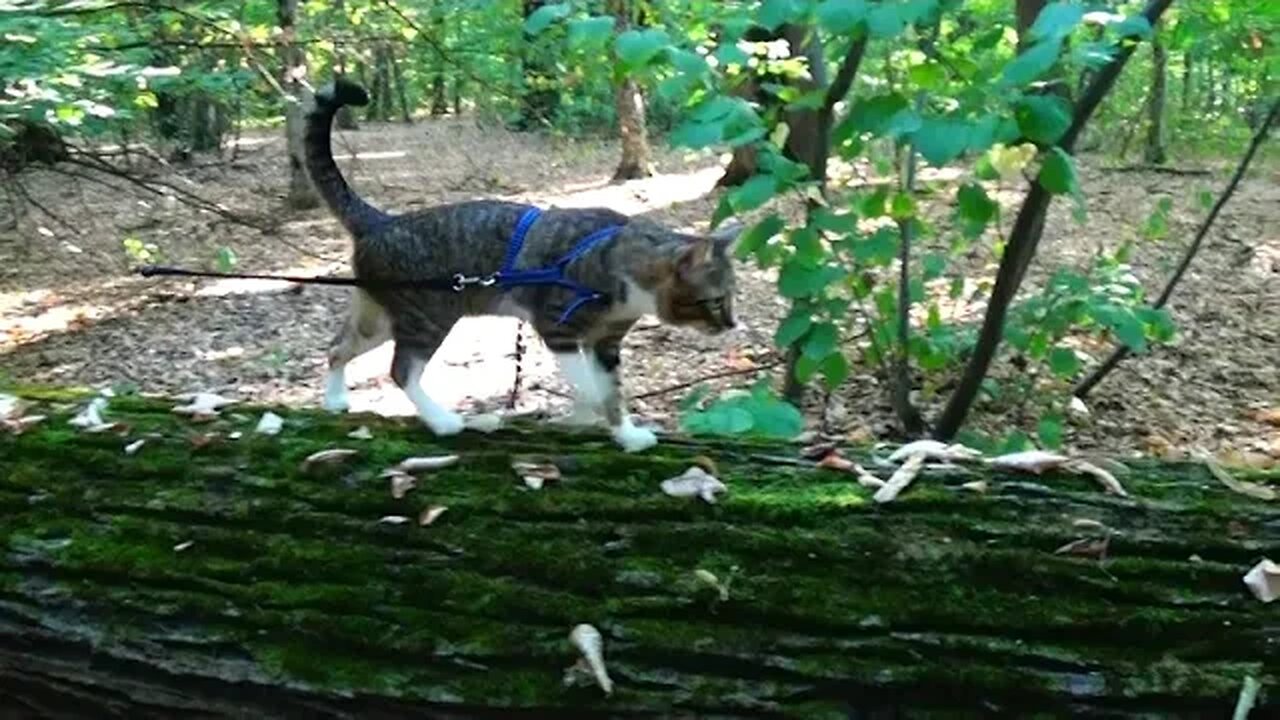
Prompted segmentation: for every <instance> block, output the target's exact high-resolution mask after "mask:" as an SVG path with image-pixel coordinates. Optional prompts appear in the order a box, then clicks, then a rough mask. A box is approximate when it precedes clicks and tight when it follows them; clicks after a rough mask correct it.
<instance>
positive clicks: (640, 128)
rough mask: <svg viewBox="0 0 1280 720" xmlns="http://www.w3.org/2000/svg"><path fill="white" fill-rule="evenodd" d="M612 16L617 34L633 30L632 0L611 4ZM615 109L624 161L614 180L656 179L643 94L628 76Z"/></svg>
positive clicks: (620, 89)
mask: <svg viewBox="0 0 1280 720" xmlns="http://www.w3.org/2000/svg"><path fill="white" fill-rule="evenodd" d="M609 12H610V13H613V16H614V17H615V18H617V21H616V24H615V31H616V32H617V33H619V34H621V33H624V32H626V31H627V29H628V28H629V27H631V14H632V8H631V3H630V1H629V0H610V2H609ZM614 107H615V108H616V110H617V114H618V134H619V135H620V136H621V138H622V159H621V160H620V161H619V162H618V169H617V170H616V171H615V172H614V173H613V179H614V180H615V181H617V180H632V179H634V178H644V177H649V176H651V175H653V160H652V153H650V151H649V132H648V128H647V125H646V123H645V107H644V93H643V92H642V91H641V90H640V84H639V83H637V82H636V81H635V78H633V77H631V76H627V77H625V78H623V79H622V81H621V82H620V83H618V87H617V89H616V94H615V105H614Z"/></svg>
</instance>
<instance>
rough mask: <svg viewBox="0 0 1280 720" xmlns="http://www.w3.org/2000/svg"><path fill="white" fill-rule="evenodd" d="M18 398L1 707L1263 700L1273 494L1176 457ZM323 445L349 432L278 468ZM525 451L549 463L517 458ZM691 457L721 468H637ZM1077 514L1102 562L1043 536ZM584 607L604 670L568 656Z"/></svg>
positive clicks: (0, 473)
mask: <svg viewBox="0 0 1280 720" xmlns="http://www.w3.org/2000/svg"><path fill="white" fill-rule="evenodd" d="M25 394H26V395H27V396H29V397H32V398H36V399H42V400H43V402H42V403H41V404H42V407H40V408H39V409H38V410H37V412H44V413H47V414H49V416H50V417H49V419H48V420H46V421H45V422H44V423H41V424H39V425H36V426H34V427H31V428H29V429H27V430H26V432H24V433H22V434H21V435H17V436H14V435H12V434H4V433H0V513H3V518H2V519H0V523H2V524H0V537H2V538H3V542H4V548H5V550H4V553H3V556H2V558H0V716H3V717H5V718H10V717H18V718H25V717H40V718H43V717H55V718H63V717H67V718H70V717H95V718H97V717H119V718H130V719H131V720H132V719H135V718H161V717H163V718H174V717H183V718H188V717H198V718H231V717H263V718H278V717H306V718H409V717H451V718H452V717H533V716H539V717H650V716H665V717H670V716H698V717H725V718H728V717H735V718H736V717H803V718H815V717H872V716H877V717H879V716H896V717H913V718H914V717H949V718H950V717H993V716H1016V717H1065V716H1073V717H1108V718H1112V717H1125V718H1128V717H1135V718H1136V717H1144V718H1146V717H1188V718H1190V717H1198V718H1199V717H1204V718H1210V717H1212V718H1225V717H1229V716H1230V712H1231V708H1232V706H1233V705H1234V703H1235V697H1236V694H1237V692H1238V690H1239V688H1240V686H1241V683H1242V681H1243V679H1244V678H1245V677H1246V676H1253V677H1255V678H1257V679H1258V680H1260V681H1261V682H1262V683H1263V688H1264V689H1263V694H1262V696H1261V697H1260V699H1259V704H1258V706H1257V710H1255V714H1254V715H1253V717H1254V718H1260V717H1276V716H1277V713H1280V697H1277V693H1276V691H1275V690H1274V688H1275V686H1276V683H1277V682H1278V681H1280V604H1277V605H1264V604H1262V603H1261V602H1259V601H1258V600H1256V599H1255V598H1254V597H1252V596H1251V595H1250V594H1249V591H1248V590H1247V588H1246V587H1245V586H1244V584H1243V583H1242V582H1241V576H1242V574H1243V573H1244V572H1245V571H1246V570H1247V569H1248V568H1249V567H1250V566H1252V565H1253V564H1254V563H1256V562H1257V561H1258V560H1259V559H1260V558H1261V557H1263V556H1265V555H1270V556H1271V557H1272V558H1278V557H1280V513H1278V512H1277V511H1276V508H1275V506H1274V505H1271V506H1269V505H1268V504H1267V503H1264V502H1262V501H1259V500H1255V499H1252V498H1249V497H1245V496H1241V495H1237V494H1234V493H1232V492H1230V491H1228V490H1227V489H1226V488H1224V487H1223V486H1221V485H1220V484H1219V483H1218V482H1217V481H1215V480H1213V479H1212V478H1211V477H1210V476H1209V475H1208V474H1207V473H1206V472H1205V471H1204V470H1202V469H1200V468H1198V467H1195V466H1191V465H1186V466H1182V465H1154V464H1151V465H1141V466H1139V465H1132V466H1131V468H1130V471H1129V472H1127V473H1125V474H1123V475H1122V476H1121V480H1122V481H1123V482H1124V483H1125V485H1126V486H1127V489H1128V490H1129V491H1130V493H1131V494H1132V497H1131V498H1128V499H1125V498H1119V497H1116V496H1112V495H1106V494H1104V493H1102V492H1101V491H1100V490H1099V489H1098V488H1097V487H1095V486H1094V485H1093V484H1091V482H1090V481H1089V480H1087V479H1085V478H1081V477H1078V476H1071V475H1061V476H1059V475H1046V476H1044V477H1031V478H1027V477H1014V476H1002V475H986V474H985V472H979V471H971V472H973V473H974V474H970V475H966V474H958V473H956V474H946V475H939V474H926V475H925V476H923V477H921V478H920V479H918V480H917V481H916V484H915V485H913V486H912V487H911V488H909V489H908V490H907V491H906V492H905V493H904V494H903V495H902V496H900V497H899V498H898V499H897V500H896V501H894V502H891V503H887V504H884V505H879V504H876V503H874V502H873V501H872V500H871V492H870V491H869V490H866V489H864V488H862V487H860V486H859V485H858V484H856V483H855V482H854V481H853V478H852V476H850V475H847V474H843V473H839V472H836V471H832V470H826V469H819V468H815V467H812V466H808V465H807V464H806V463H804V462H803V461H799V460H798V459H797V457H798V452H797V448H796V447H795V446H791V445H784V444H768V443H741V442H734V443H729V442H719V441H714V442H713V441H707V442H701V441H692V440H679V439H674V438H673V439H668V440H667V441H665V442H664V443H663V444H661V445H659V446H658V447H657V448H655V449H654V450H652V451H649V452H647V453H644V454H640V455H624V454H621V453H619V452H617V451H616V450H615V449H614V448H613V447H612V445H611V444H610V442H609V440H608V439H607V438H606V437H604V436H602V435H600V434H597V433H561V432H556V431H551V430H548V429H545V428H542V429H540V428H537V427H534V426H531V425H530V426H516V427H513V428H511V429H504V430H502V431H499V432H497V433H494V434H490V435H482V434H478V433H474V432H467V433H464V434H462V435H460V436H457V437H454V438H450V439H447V440H437V439H435V438H433V437H432V436H431V435H430V434H429V433H428V432H427V431H426V430H424V429H422V428H420V427H419V426H417V424H416V423H414V422H411V421H407V420H406V421H397V420H386V419H380V418H374V417H368V416H363V417H362V416H355V415H348V416H331V415H326V414H324V413H320V412H305V411H287V412H286V411H279V412H280V413H281V414H282V415H284V416H285V417H286V425H285V428H284V430H283V432H282V433H281V434H280V435H278V436H274V437H269V436H262V435H256V434H254V432H253V428H254V425H255V423H256V421H257V418H258V414H259V412H260V410H261V408H239V409H237V408H234V407H233V408H231V409H228V410H224V411H223V413H222V416H221V417H219V418H217V419H215V420H212V421H209V422H204V423H195V422H192V421H190V420H189V419H187V418H183V417H180V416H177V415H174V414H173V413H171V412H170V408H171V407H172V403H165V402H161V401H157V400H145V399H141V398H131V397H125V398H116V399H113V400H112V401H111V405H110V407H109V408H108V410H107V412H106V417H107V419H108V420H111V421H116V422H120V423H123V424H125V425H127V429H126V430H125V431H123V432H111V431H108V432H102V433H96V434H93V433H86V432H84V431H81V430H78V429H76V428H73V427H70V426H69V425H68V424H67V417H68V416H69V414H70V413H72V412H74V410H75V409H76V404H75V403H71V402H65V403H59V402H57V400H58V399H59V396H58V395H57V394H56V393H53V392H52V391H36V390H27V391H26V393H25ZM61 399H63V400H65V399H66V398H65V396H63V397H62V398H61ZM361 425H366V426H368V427H369V428H371V429H372V433H373V438H372V439H371V440H357V439H349V438H348V437H347V434H348V433H349V432H351V431H352V430H353V429H355V428H357V427H359V426H361ZM236 432H239V433H243V434H242V435H240V436H238V437H235V438H234V439H233V433H236ZM144 438H145V439H146V443H145V444H144V445H143V446H142V448H141V449H140V450H138V451H137V452H136V453H135V454H132V455H129V454H126V453H125V452H124V451H123V448H124V446H125V445H126V443H128V442H131V441H134V440H137V439H144ZM331 447H348V448H354V449H356V450H358V454H357V455H356V456H355V457H354V458H351V459H350V460H349V461H348V462H345V463H337V464H332V465H322V466H315V467H313V468H311V469H309V470H307V471H303V470H302V469H301V465H302V461H303V459H304V458H305V457H307V456H308V455H309V454H311V453H313V452H315V451H317V450H321V449H325V448H331ZM435 453H457V454H458V455H460V457H461V461H460V462H459V463H458V464H457V465H455V466H453V467H450V468H447V469H443V470H438V471H435V472H432V473H429V474H426V475H424V476H423V477H422V478H421V480H420V481H419V484H418V487H417V489H415V490H413V491H411V492H410V493H409V494H408V495H407V496H406V497H404V498H402V499H399V500H397V499H395V498H393V497H392V496H391V494H390V492H389V490H388V484H387V482H388V481H387V480H386V479H385V478H381V477H379V475H380V473H381V472H382V471H383V470H384V469H385V468H387V467H388V466H391V465H393V464H395V463H397V462H398V461H400V460H402V459H404V458H405V457H407V456H410V455H424V454H435ZM525 454H538V455H545V456H549V457H551V458H552V459H553V460H554V461H555V462H556V463H557V464H559V465H560V466H562V468H563V478H562V479H561V480H560V481H558V482H553V483H549V484H548V485H547V486H546V487H544V488H543V489H541V490H536V491H535V490H531V489H529V488H527V487H525V486H524V484H522V483H521V482H520V481H519V479H518V478H516V477H515V476H514V475H513V473H512V471H511V467H510V464H511V460H512V458H513V456H516V455H525ZM848 454H850V455H854V456H856V455H857V454H856V453H854V452H853V451H849V452H848ZM700 455H701V456H706V457H707V458H710V459H711V460H713V461H714V463H715V464H716V466H717V468H718V472H719V475H720V477H722V478H723V479H724V480H725V482H726V483H727V484H728V486H729V490H728V492H727V494H723V495H721V496H720V497H719V501H718V502H717V503H715V504H709V503H705V502H703V501H701V500H698V499H696V498H694V499H689V498H674V497H669V496H667V495H665V494H664V493H662V492H661V491H660V489H659V485H660V483H661V481H662V480H664V479H666V478H668V477H671V476H673V475H676V474H679V473H681V472H683V471H684V470H685V469H686V468H688V467H689V466H690V464H691V463H692V462H693V461H694V459H695V458H696V457H697V456H700ZM979 477H985V478H986V480H987V489H986V491H985V492H975V491H973V490H971V489H965V488H962V487H961V485H963V484H964V483H967V482H971V481H973V480H975V479H978V478H979ZM1263 481H1267V480H1266V479H1265V478H1264V479H1263ZM430 505H443V506H447V507H448V510H447V512H445V513H444V514H442V515H440V517H439V518H438V519H437V520H435V522H434V523H432V524H431V525H429V526H425V527H422V526H419V524H418V522H417V516H418V513H419V511H420V510H422V509H423V508H425V507H427V506H430ZM388 515H396V516H407V517H409V518H411V520H410V521H409V522H406V523H403V524H389V523H386V522H379V519H380V518H383V517H384V516H388ZM1082 519H1083V520H1086V521H1092V522H1086V523H1080V522H1077V521H1079V520H1082ZM1095 523H1101V524H1102V525H1104V526H1106V528H1109V530H1107V531H1106V532H1109V533H1110V540H1109V544H1108V546H1107V548H1106V554H1105V555H1106V556H1105V558H1104V559H1101V560H1100V559H1099V558H1097V557H1084V556H1077V555H1073V554H1071V553H1057V552H1055V550H1057V549H1059V548H1060V547H1061V546H1063V545H1065V544H1067V543H1070V542H1072V541H1074V540H1077V539H1079V538H1081V537H1088V536H1090V535H1091V534H1092V533H1098V532H1100V531H1099V530H1098V529H1097V528H1098V526H1097V525H1096V524H1095ZM700 570H701V571H706V572H707V573H711V574H712V575H714V576H715V578H717V579H718V582H719V584H720V585H721V586H722V587H719V588H718V587H716V586H715V584H713V583H709V582H708V581H707V580H708V577H707V575H706V573H699V572H697V571H700ZM584 622H585V623H591V624H593V625H595V626H596V627H597V628H599V629H600V631H601V633H602V634H603V636H604V640H605V659H606V662H607V664H608V668H609V673H610V675H611V676H612V678H613V680H614V682H615V683H616V688H615V690H614V692H613V693H612V695H610V696H605V695H604V693H602V691H601V690H600V688H599V687H597V686H596V685H594V684H592V683H591V682H590V679H589V678H588V677H585V676H583V675H581V674H580V673H578V672H576V671H568V672H567V669H568V668H570V667H571V666H572V665H573V664H574V663H575V660H576V659H577V653H576V651H575V650H574V648H573V647H572V646H571V645H570V643H569V642H568V639H567V638H568V635H569V632H570V630H571V628H573V627H574V626H575V625H577V624H578V623H584ZM1267 688H1271V690H1270V691H1269V692H1268V690H1267Z"/></svg>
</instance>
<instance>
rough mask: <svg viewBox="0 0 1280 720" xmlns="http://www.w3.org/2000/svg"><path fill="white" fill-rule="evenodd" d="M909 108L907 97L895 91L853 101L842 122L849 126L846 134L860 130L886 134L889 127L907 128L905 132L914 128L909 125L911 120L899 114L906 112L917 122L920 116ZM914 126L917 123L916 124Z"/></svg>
mask: <svg viewBox="0 0 1280 720" xmlns="http://www.w3.org/2000/svg"><path fill="white" fill-rule="evenodd" d="M909 108H910V103H908V102H907V99H906V98H905V97H903V96H901V95H899V94H897V93H891V94H889V95H877V96H876V97H872V98H868V99H866V100H863V101H861V102H855V103H854V104H853V107H852V108H851V109H850V110H849V117H847V118H845V121H844V123H842V124H848V126H849V128H848V132H847V133H846V136H849V135H852V134H853V133H862V132H869V133H871V134H873V135H886V134H888V131H889V130H890V129H891V128H892V129H898V130H902V129H903V128H909V129H907V130H906V132H911V131H913V130H914V129H915V128H912V127H910V126H911V121H910V120H909V119H905V118H903V117H900V116H901V115H902V114H904V113H906V114H907V115H908V116H909V117H914V118H915V123H919V120H920V118H919V116H918V115H916V114H915V113H914V112H912V111H911V110H910V109H909ZM916 127H919V125H918V124H917V125H916Z"/></svg>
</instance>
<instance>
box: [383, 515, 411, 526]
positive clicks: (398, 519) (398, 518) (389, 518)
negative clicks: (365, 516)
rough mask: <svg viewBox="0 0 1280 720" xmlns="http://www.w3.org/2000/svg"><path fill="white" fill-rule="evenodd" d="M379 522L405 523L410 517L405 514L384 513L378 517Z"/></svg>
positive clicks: (385, 523)
mask: <svg viewBox="0 0 1280 720" xmlns="http://www.w3.org/2000/svg"><path fill="white" fill-rule="evenodd" d="M378 522H380V523H382V524H383V525H403V524H405V523H407V522H409V518H407V517H405V516H403V515H383V516H382V517H380V518H378Z"/></svg>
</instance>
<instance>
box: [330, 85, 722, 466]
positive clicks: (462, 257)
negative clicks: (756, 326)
mask: <svg viewBox="0 0 1280 720" xmlns="http://www.w3.org/2000/svg"><path fill="white" fill-rule="evenodd" d="M367 102H368V96H367V95H366V94H365V92H364V90H363V89H362V88H360V87H359V86H357V85H354V84H352V83H349V82H347V81H344V80H341V79H339V80H338V81H337V82H336V83H335V84H333V85H330V86H328V87H326V88H324V89H322V90H321V91H319V92H318V93H316V98H315V105H314V107H313V108H312V109H311V110H310V112H309V113H308V116H307V127H306V162H307V170H308V172H309V174H310V176H311V179H312V182H313V183H314V185H315V187H316V190H317V191H318V192H319V194H320V195H321V197H323V198H324V201H325V202H326V203H327V204H328V206H329V208H330V209H331V210H332V212H333V213H334V215H335V216H337V217H338V219H339V220H341V222H342V224H343V225H344V226H345V227H346V228H347V230H348V232H349V233H350V234H351V236H352V239H353V244H354V251H353V256H352V268H353V270H354V272H355V275H356V277H357V278H360V279H361V280H369V281H373V282H387V281H404V280H412V279H415V278H423V277H437V276H441V275H449V274H452V273H455V272H460V273H464V274H467V275H486V274H488V273H491V272H493V271H495V270H496V269H497V268H498V267H499V266H500V265H501V263H502V259H503V254H504V253H505V252H506V249H507V243H508V240H509V238H510V236H511V232H512V230H513V229H514V228H515V225H516V222H517V220H518V219H519V216H520V214H521V213H522V212H523V211H524V209H525V206H523V205H519V204H516V203H511V202H506V201H500V200H474V201H469V202H461V203H452V204H444V205H437V206H435V207H431V208H427V209H423V210H418V211H415V212H410V213H405V214H401V215H393V214H389V213H386V212H384V211H382V210H379V209H377V208H375V207H373V206H372V205H370V204H369V203H368V202H366V201H365V200H364V199H362V198H361V197H360V196H359V195H357V194H356V193H355V191H353V190H352V189H351V187H350V186H349V185H348V184H347V182H346V180H345V179H344V178H343V176H342V173H341V171H340V170H339V169H338V166H337V164H336V163H335V162H334V160H333V153H332V149H331V146H330V142H331V138H330V132H331V131H330V128H331V125H332V121H333V116H334V115H335V114H336V112H337V110H338V109H339V108H340V107H342V106H343V105H348V104H351V105H363V104H365V103H367ZM609 225H622V226H623V228H622V230H621V232H619V233H618V234H617V236H615V238H614V239H613V240H612V241H610V242H608V243H605V244H603V245H601V246H599V247H597V248H595V249H593V250H592V251H591V252H590V253H588V254H587V255H586V256H584V257H583V258H581V259H579V260H578V261H576V262H574V263H573V264H572V265H570V266H569V268H568V270H567V275H568V276H569V277H571V278H572V279H573V280H575V281H577V282H579V283H581V284H582V285H585V286H587V287H591V288H594V289H596V290H599V291H601V292H604V293H607V295H608V298H607V301H601V302H594V303H590V304H588V305H585V306H583V307H582V308H581V309H579V310H578V311H577V312H576V313H574V314H573V315H572V316H571V317H570V319H569V321H568V322H567V323H566V324H564V325H560V324H558V323H557V320H558V319H559V317H560V314H561V312H562V311H563V310H564V308H565V307H566V305H567V303H568V302H570V301H571V300H572V293H571V292H570V291H567V290H563V289H560V288H554V287H546V286H540V287H539V286H535V287H518V288H514V289H512V290H511V291H509V292H507V293H500V292H498V291H497V290H495V289H474V290H468V291H467V292H465V293H460V294H451V293H442V292H438V291H428V290H418V289H413V288H403V287H401V288H387V289H377V288H373V287H371V288H370V289H367V290H357V291H355V292H354V293H353V302H352V307H351V310H350V312H349V313H348V317H347V319H346V322H345V323H344V325H343V328H342V330H341V331H340V332H339V333H338V334H337V336H336V337H335V338H334V341H333V343H332V345H331V347H330V351H329V367H330V376H329V386H328V391H327V392H326V404H327V405H328V406H329V407H330V408H332V409H335V410H340V409H344V408H345V406H346V400H345V390H344V386H343V385H344V383H343V371H344V368H345V367H346V365H347V363H349V362H350V361H351V360H352V359H353V358H355V357H356V356H357V355H360V354H362V353H364V352H366V351H368V350H370V349H372V348H373V347H376V346H378V345H380V344H382V343H383V342H385V341H386V340H388V339H394V340H395V344H396V349H395V358H394V360H393V362H392V368H391V374H392V378H393V379H394V380H395V382H396V384H397V385H398V386H399V387H400V388H401V389H402V390H404V391H405V393H406V394H407V395H408V396H409V398H410V399H411V400H412V401H413V403H414V406H415V407H416V408H417V411H418V414H419V416H420V417H421V418H422V419H423V421H424V422H425V423H426V424H427V425H428V426H429V427H430V428H431V429H432V430H433V431H434V432H436V433H437V434H450V433H453V432H457V431H459V430H461V428H462V421H461V419H460V418H459V417H458V416H457V415H456V414H455V413H453V412H450V411H448V410H446V409H444V408H442V407H440V406H439V405H437V404H436V403H435V402H434V401H432V400H431V398H430V396H429V395H428V394H427V393H426V392H425V391H423V390H422V388H421V387H420V385H419V382H420V376H421V374H422V369H423V368H424V367H425V366H426V364H427V362H428V361H429V360H430V359H431V356H432V355H433V354H434V353H435V352H436V350H437V349H438V348H439V347H440V344H441V342H443V340H444V338H445V336H446V335H447V334H448V332H449V330H450V329H451V328H452V327H453V325H454V323H456V322H457V321H458V320H459V319H461V318H462V317H465V316H467V315H479V314H502V315H512V316H516V317H520V318H522V319H524V320H527V321H529V322H530V323H531V324H532V325H533V327H534V328H535V329H536V330H537V331H538V332H539V334H540V335H541V336H542V338H543V340H544V341H545V342H546V343H547V345H548V347H550V348H551V350H552V351H554V352H555V353H556V355H557V357H558V358H559V359H560V360H561V364H562V367H564V368H565V369H566V370H568V369H569V368H570V367H573V368H575V373H576V375H577V376H578V377H576V378H572V379H574V380H575V382H577V383H578V391H579V405H580V406H581V409H582V410H587V411H594V412H596V413H598V414H599V415H602V416H603V417H604V419H605V420H606V421H607V422H608V424H609V427H610V428H611V429H612V430H613V433H614V437H615V438H616V439H617V441H618V443H619V444H621V445H622V446H623V447H624V448H626V449H628V450H640V449H644V448H645V447H649V446H651V445H652V444H653V443H654V442H656V440H655V439H654V438H653V435H652V433H650V432H649V431H647V430H642V429H640V428H636V427H634V426H633V425H631V423H630V421H629V420H628V418H627V415H626V411H625V407H624V402H623V398H622V393H621V388H620V375H621V357H620V353H619V347H620V346H621V342H622V338H623V337H624V336H625V335H626V333H627V331H628V330H629V329H630V328H631V326H632V325H633V324H634V323H635V321H636V320H638V319H639V318H640V317H641V315H643V314H644V313H646V312H652V313H655V314H656V315H657V316H658V317H659V318H660V319H661V320H663V321H664V322H668V323H672V324H677V325H688V326H693V327H696V328H699V329H701V330H703V331H706V332H711V333H719V332H723V331H725V330H727V329H729V328H731V327H733V325H734V317H733V293H734V276H733V267H732V263H731V260H730V252H729V247H730V245H731V243H732V241H733V237H732V236H730V235H727V234H722V235H721V236H719V237H698V236H691V235H686V234H682V233H677V232H673V231H671V230H668V229H665V228H663V227H661V226H659V225H657V224H656V223H653V222H650V221H647V220H643V219H632V218H628V217H627V216H625V215H622V214H620V213H617V212H614V211H612V210H608V209H604V208H585V209H557V208H553V209H549V210H547V211H545V212H544V213H543V215H542V216H541V217H540V218H539V219H538V221H537V222H536V223H534V225H533V227H532V228H531V229H530V231H529V233H528V236H527V237H526V240H525V245H524V248H523V250H522V251H521V253H520V257H519V260H518V263H517V267H520V268H534V267H543V266H546V265H549V264H551V263H553V262H554V261H555V260H557V259H558V258H560V257H561V256H563V255H564V254H565V253H567V252H568V251H569V250H570V249H571V248H572V247H573V246H574V245H575V244H576V243H577V242H578V241H579V240H580V239H581V238H583V237H585V236H587V235H588V234H590V233H592V232H594V231H596V230H599V229H600V228H603V227H606V226H609ZM584 367H585V368H586V370H583V369H582V368H584ZM586 376H591V377H596V378H601V379H602V380H601V383H597V384H603V385H604V386H605V387H604V388H603V389H600V388H596V389H588V388H584V387H582V386H581V385H582V383H584V382H586V381H585V380H583V378H584V377H586ZM592 382H594V381H592Z"/></svg>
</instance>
